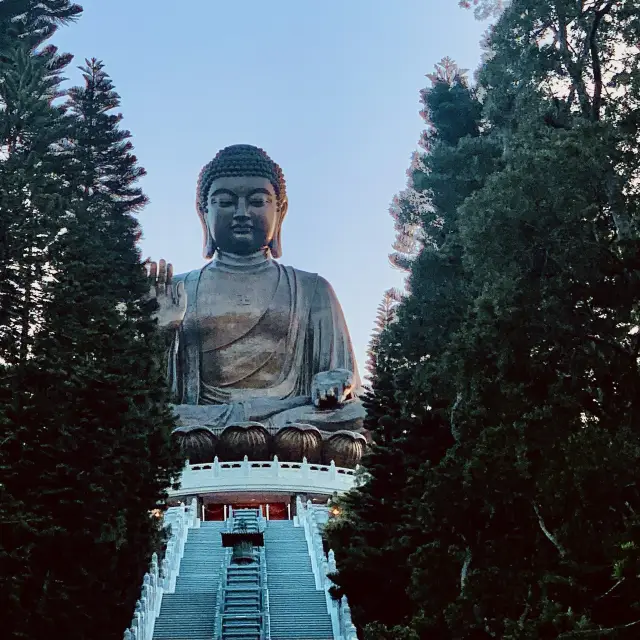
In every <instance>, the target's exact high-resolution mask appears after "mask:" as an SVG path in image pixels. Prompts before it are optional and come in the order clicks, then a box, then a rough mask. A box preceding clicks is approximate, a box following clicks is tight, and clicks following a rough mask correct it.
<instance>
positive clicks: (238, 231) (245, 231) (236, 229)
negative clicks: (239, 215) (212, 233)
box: [231, 224, 253, 233]
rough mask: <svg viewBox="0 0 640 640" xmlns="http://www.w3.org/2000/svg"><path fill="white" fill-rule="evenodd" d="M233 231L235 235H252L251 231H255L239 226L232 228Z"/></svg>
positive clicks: (245, 226)
mask: <svg viewBox="0 0 640 640" xmlns="http://www.w3.org/2000/svg"><path fill="white" fill-rule="evenodd" d="M231 231H233V232H234V233H250V232H251V231H253V227H249V226H247V225H240V224H239V225H235V226H233V227H231Z"/></svg>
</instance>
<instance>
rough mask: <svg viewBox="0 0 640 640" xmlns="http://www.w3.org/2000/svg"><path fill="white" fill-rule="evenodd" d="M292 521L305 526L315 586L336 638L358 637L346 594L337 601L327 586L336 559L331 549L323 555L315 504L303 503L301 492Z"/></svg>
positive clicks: (345, 639) (355, 639)
mask: <svg viewBox="0 0 640 640" xmlns="http://www.w3.org/2000/svg"><path fill="white" fill-rule="evenodd" d="M294 525H296V526H300V527H304V533H305V537H306V538H307V545H308V547H309V554H310V556H311V567H312V569H313V574H314V577H315V579H316V588H317V589H323V590H324V592H325V595H326V599H327V609H328V611H329V615H330V616H331V624H332V626H333V635H334V638H335V639H336V640H358V634H357V631H356V627H355V625H354V624H353V621H352V619H351V609H350V607H349V603H348V602H347V598H346V596H343V597H342V599H341V600H340V601H336V600H334V599H333V598H332V597H331V595H330V593H329V589H330V588H331V586H332V585H333V582H332V581H331V579H330V578H329V577H328V575H329V574H330V573H335V572H336V559H335V554H334V553H333V550H330V551H329V554H328V556H326V555H325V553H324V549H323V546H322V536H321V534H320V528H319V527H318V517H317V512H316V508H315V507H314V505H313V504H312V503H311V501H308V502H307V504H306V505H304V504H303V502H302V500H301V499H300V496H298V497H297V498H296V519H295V521H294Z"/></svg>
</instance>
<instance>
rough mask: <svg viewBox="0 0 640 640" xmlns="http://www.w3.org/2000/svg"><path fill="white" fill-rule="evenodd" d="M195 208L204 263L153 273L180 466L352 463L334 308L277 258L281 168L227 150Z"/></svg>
mask: <svg viewBox="0 0 640 640" xmlns="http://www.w3.org/2000/svg"><path fill="white" fill-rule="evenodd" d="M196 205H197V212H198V216H199V217H200V221H201V223H202V230H203V234H204V255H205V258H207V259H210V261H209V262H207V264H205V265H204V266H203V267H202V268H201V269H196V270H194V271H190V272H189V273H186V274H183V275H179V276H175V277H174V275H173V273H172V267H171V265H170V264H169V265H167V264H166V262H165V261H164V260H160V262H159V263H158V264H156V263H150V270H149V275H150V280H151V295H152V296H153V297H155V298H156V300H157V303H158V307H157V311H156V316H157V319H158V324H159V326H160V327H161V328H162V329H163V330H164V331H165V332H166V333H167V344H169V345H170V346H169V349H168V362H167V365H168V366H167V375H168V380H169V385H170V388H171V390H172V392H173V394H174V396H175V402H176V403H177V404H176V405H175V411H176V413H177V415H178V417H179V424H180V426H179V427H178V428H177V429H176V431H175V436H176V437H177V438H178V439H179V441H180V444H181V446H182V447H183V449H184V451H185V453H186V456H187V458H188V459H189V460H190V462H191V463H201V462H209V461H212V460H213V458H214V456H216V455H217V456H219V458H220V459H221V460H242V458H243V457H244V456H245V455H247V456H248V457H249V459H250V460H268V459H270V457H271V456H273V455H275V454H277V455H278V457H279V459H280V460H290V461H301V460H302V458H303V457H306V458H307V460H308V461H309V462H324V463H328V462H330V461H331V460H334V461H335V463H336V465H338V466H354V465H355V464H356V463H357V461H358V460H359V459H360V457H361V455H362V453H363V451H364V446H365V442H366V441H365V438H364V436H363V435H362V431H363V427H362V425H363V418H364V415H365V413H364V409H363V407H362V404H361V403H360V401H359V400H358V394H359V392H360V380H359V377H358V371H357V368H356V362H355V358H354V355H353V349H352V346H351V340H350V338H349V332H348V330H347V326H346V323H345V320H344V317H343V314H342V310H341V308H340V304H339V303H338V300H337V298H336V295H335V293H334V291H333V289H332V288H331V285H330V284H329V283H328V282H327V281H326V280H324V279H323V278H321V277H320V276H318V275H316V274H314V273H307V272H305V271H299V270H298V269H294V268H293V267H286V266H283V265H281V264H280V263H279V262H277V261H276V259H277V258H280V256H281V254H282V233H281V230H282V222H283V220H284V217H285V215H286V213H287V208H288V201H287V194H286V188H285V181H284V176H283V174H282V170H281V169H280V167H279V166H278V165H277V164H276V163H275V162H273V161H272V160H271V158H269V156H268V155H267V154H266V153H265V152H264V151H263V150H261V149H258V148H257V147H253V146H250V145H233V146H231V147H227V148H225V149H223V150H222V151H220V152H219V153H218V154H217V155H216V157H215V158H214V159H213V160H212V161H211V162H210V163H209V164H207V165H206V166H205V167H204V168H203V169H202V171H201V173H200V178H199V180H198V187H197V203H196Z"/></svg>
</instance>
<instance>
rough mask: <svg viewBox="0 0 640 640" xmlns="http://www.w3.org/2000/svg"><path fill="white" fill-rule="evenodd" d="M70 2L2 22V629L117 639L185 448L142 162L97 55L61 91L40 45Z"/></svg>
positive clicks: (56, 61)
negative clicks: (77, 80) (142, 252)
mask: <svg viewBox="0 0 640 640" xmlns="http://www.w3.org/2000/svg"><path fill="white" fill-rule="evenodd" d="M8 4H9V3H6V4H5V3H3V4H2V5H0V7H2V9H3V10H4V9H5V8H6V5H8ZM64 4H65V3H61V2H51V3H50V4H47V3H44V2H42V3H22V5H29V6H28V9H29V10H30V11H31V13H29V12H27V11H26V10H25V12H24V13H19V14H17V15H18V18H17V19H14V20H12V21H11V24H10V25H9V26H7V28H6V29H5V30H4V31H3V34H4V36H5V37H4V39H3V42H6V43H9V44H10V45H11V46H10V47H9V46H7V47H4V48H3V54H6V55H4V56H3V59H2V62H1V63H0V64H1V65H2V66H1V67H0V71H2V82H0V88H1V89H0V90H2V91H3V92H4V93H3V94H2V99H3V100H4V102H5V105H7V107H8V108H5V109H4V110H3V111H2V113H1V117H2V118H3V120H2V123H3V131H4V132H5V136H4V138H3V140H4V141H5V142H4V143H5V153H4V154H3V157H2V160H1V161H0V162H1V170H2V173H1V174H0V180H1V181H0V198H1V200H0V213H1V227H2V233H3V239H4V240H5V242H4V244H3V250H4V251H5V256H7V257H8V259H7V261H6V262H4V263H3V265H2V267H3V268H5V269H6V270H7V273H8V274H9V275H8V278H7V280H6V281H5V280H3V282H2V284H3V285H4V288H3V289H2V291H1V294H2V295H1V296H0V298H1V299H0V302H1V303H2V304H1V305H0V307H1V308H2V310H3V312H4V315H3V316H2V324H1V325H0V328H1V329H2V333H1V337H2V339H3V342H2V346H3V352H2V358H3V362H2V365H3V375H2V389H1V391H2V411H1V415H0V417H1V418H2V434H1V439H0V442H1V443H2V449H1V453H0V456H1V457H0V472H1V474H2V478H1V480H0V490H1V491H2V498H3V499H2V506H1V509H2V513H1V517H2V525H3V532H2V540H1V547H0V558H1V559H2V564H3V571H2V584H1V593H0V599H1V602H0V605H1V607H2V611H3V631H4V632H5V633H8V635H9V637H16V638H19V637H24V638H40V637H42V638H44V637H54V636H55V637H58V636H60V637H68V638H78V639H80V638H88V637H91V638H114V637H120V636H121V634H122V632H123V631H124V629H125V628H126V626H127V625H128V624H129V622H130V620H131V616H132V613H133V607H134V603H135V600H136V598H137V597H138V594H139V589H140V583H141V578H142V575H143V573H144V572H145V570H146V568H147V566H148V562H149V559H150V556H151V553H152V551H153V549H154V545H155V544H156V543H157V541H158V536H159V534H160V532H159V529H158V527H159V524H158V522H157V520H156V519H155V518H153V517H152V516H151V510H152V509H153V508H154V507H155V506H156V505H162V503H163V501H164V499H165V497H166V495H165V492H166V488H167V487H168V486H169V484H170V482H171V479H172V478H173V477H175V476H176V474H177V473H178V471H179V469H180V466H181V463H182V461H181V460H180V458H179V456H178V453H177V451H175V448H174V445H173V444H172V443H171V440H170V437H169V434H170V427H171V425H172V421H173V418H172V415H171V412H170V410H169V408H168V405H167V398H166V395H165V388H164V375H163V371H162V366H161V364H160V360H159V358H158V357H157V356H158V354H160V353H161V345H158V344H156V340H157V336H156V329H155V324H154V322H153V320H152V317H151V313H152V311H153V309H151V308H150V307H149V303H148V302H146V295H147V292H148V286H147V281H146V276H145V272H144V268H143V265H142V264H141V262H140V256H139V253H138V250H137V248H136V243H137V240H138V238H139V234H140V231H139V227H138V224H137V221H136V219H135V218H134V217H133V215H132V214H133V213H135V212H136V211H138V210H139V209H140V208H141V207H142V206H143V205H144V204H145V203H146V198H145V196H144V195H143V194H142V192H141V191H140V189H139V187H138V186H137V184H136V183H137V180H138V178H139V177H140V176H141V175H143V170H142V169H140V168H139V167H138V165H137V161H136V158H135V156H133V155H132V146H131V142H130V141H129V137H130V135H129V133H128V132H127V131H124V130H122V129H121V128H120V126H119V123H120V120H121V116H120V115H117V114H116V113H113V110H114V109H115V108H117V107H118V105H119V97H118V95H117V94H116V93H115V91H114V89H113V86H112V84H111V81H110V80H109V78H108V76H107V75H106V74H105V73H104V70H103V67H102V64H101V63H99V62H97V61H95V60H91V61H88V62H87V64H86V66H85V67H84V68H83V74H84V81H85V84H84V86H83V87H79V88H75V89H72V90H71V91H70V92H69V93H68V94H67V96H63V95H62V94H61V92H60V91H59V89H58V87H59V83H60V76H59V70H60V68H61V67H62V63H63V62H64V60H62V59H61V58H59V57H57V53H56V52H55V51H54V50H53V49H51V48H47V47H44V48H40V45H41V44H42V38H43V37H45V36H46V34H50V33H51V29H49V28H48V27H47V24H46V19H45V18H46V11H45V9H46V10H48V9H51V10H52V11H54V10H60V11H63V10H64V8H65V7H64V6H63V5H64ZM13 5H14V6H16V7H17V6H18V5H20V3H13ZM66 5H67V8H69V7H70V4H69V3H66ZM40 10H42V11H45V13H44V14H43V13H42V11H41V12H40V13H39V11H40ZM63 13H64V11H63ZM3 15H4V14H3ZM34 15H35V16H40V17H39V18H38V19H37V20H36V19H35V18H33V20H35V22H29V21H27V17H28V18H29V20H31V19H32V17H33V16H34ZM56 15H57V18H55V19H56V20H57V19H58V18H59V19H63V18H69V17H71V16H72V15H75V14H73V13H71V15H69V13H68V12H67V13H66V14H65V15H64V16H61V15H60V14H56ZM43 16H44V17H43ZM54 17H55V16H54ZM22 21H24V24H23V22H22ZM15 25H18V28H17V27H16V26H15ZM33 25H35V27H33ZM27 27H28V28H27ZM36 27H37V28H36ZM25 34H27V35H25ZM61 97H62V98H64V97H67V99H66V100H59V101H57V102H53V101H54V99H55V98H61ZM57 104H59V105H60V106H56V105H57ZM16 310H17V312H16Z"/></svg>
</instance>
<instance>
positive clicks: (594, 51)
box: [589, 0, 613, 120]
mask: <svg viewBox="0 0 640 640" xmlns="http://www.w3.org/2000/svg"><path fill="white" fill-rule="evenodd" d="M612 6H613V0H610V1H609V2H607V4H605V5H604V7H602V9H600V10H599V11H596V12H595V17H594V18H593V24H592V25H591V33H590V34H589V51H590V52H591V64H592V65H593V103H592V104H591V117H592V118H593V120H600V108H601V106H602V66H601V64H600V54H599V52H598V43H597V42H596V35H597V34H598V27H599V26H600V23H601V22H602V18H603V17H604V16H605V15H606V14H607V13H609V11H611V7H612Z"/></svg>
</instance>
